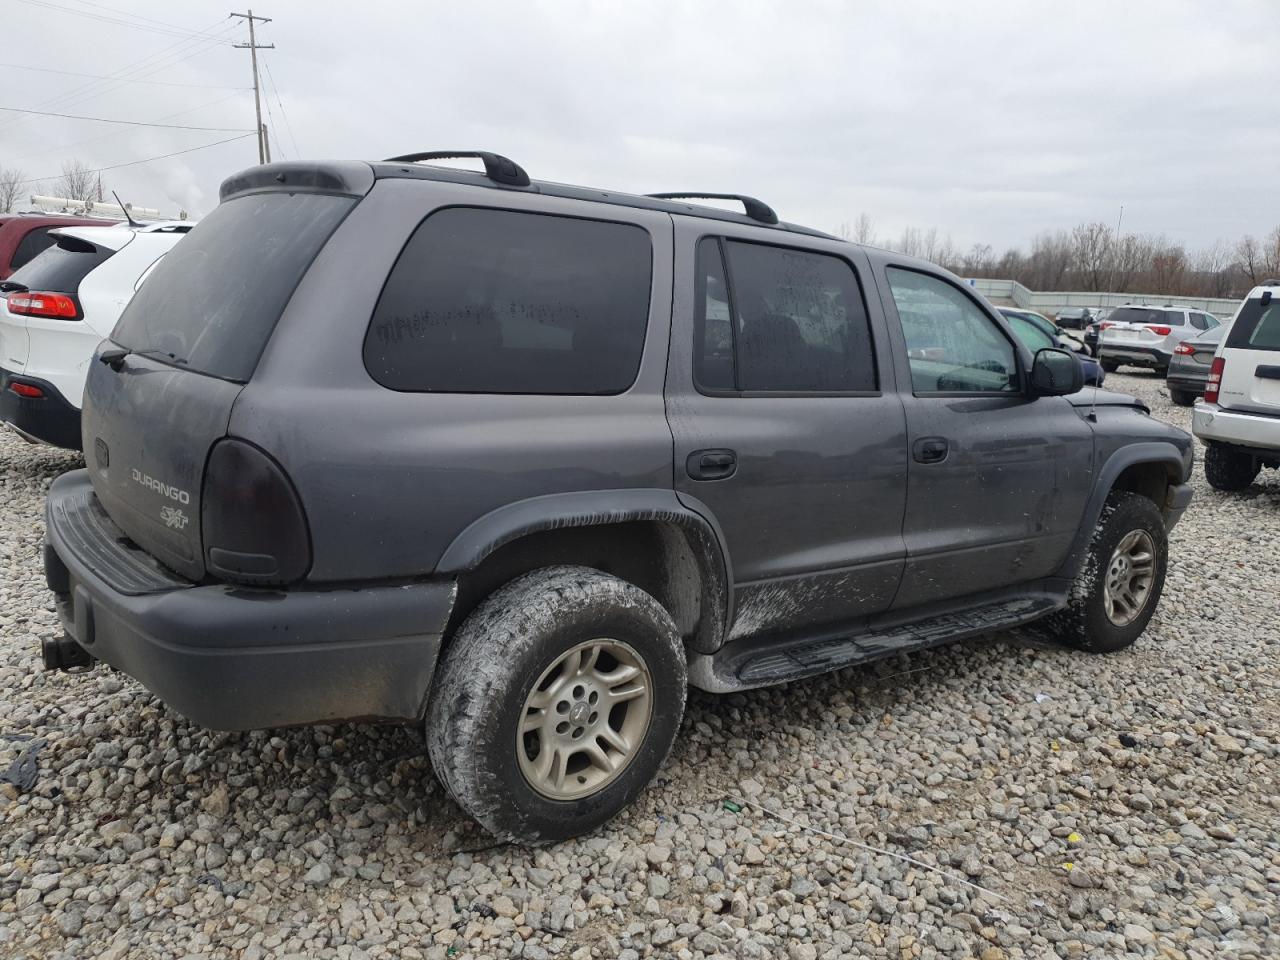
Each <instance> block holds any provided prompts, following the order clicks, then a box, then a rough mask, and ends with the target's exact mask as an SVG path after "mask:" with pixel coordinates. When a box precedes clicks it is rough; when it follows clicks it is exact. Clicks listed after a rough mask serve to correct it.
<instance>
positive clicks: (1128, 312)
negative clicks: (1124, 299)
mask: <svg viewBox="0 0 1280 960" xmlns="http://www.w3.org/2000/svg"><path fill="white" fill-rule="evenodd" d="M1107 322H1108V323H1139V324H1145V323H1158V324H1164V325H1173V324H1171V323H1170V321H1169V318H1168V315H1167V314H1166V313H1165V311H1163V310H1152V309H1150V308H1148V307H1117V308H1116V309H1115V310H1114V311H1113V312H1112V314H1111V316H1109V317H1107ZM1176 325H1177V326H1181V325H1182V315H1181V314H1178V323H1177V324H1176Z"/></svg>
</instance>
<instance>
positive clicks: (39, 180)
mask: <svg viewBox="0 0 1280 960" xmlns="http://www.w3.org/2000/svg"><path fill="white" fill-rule="evenodd" d="M252 136H253V134H252V133H242V134H240V135H239V136H238V137H227V139H225V140H215V141H214V142H213V143H205V144H201V145H200V146H198V147H189V148H188V149H186V150H175V151H174V152H173V153H165V154H161V155H160V156H158V157H147V158H146V159H145V160H130V161H129V162H128V163H114V164H112V165H111V166H109V167H98V168H97V169H96V170H86V171H85V172H86V173H106V172H107V171H108V170H119V169H120V168H121V167H136V166H137V165H138V164H140V163H151V162H153V161H155V160H168V159H169V158H170V157H180V156H182V155H183V154H184V153H195V152H196V151H197V150H208V149H209V148H210V147H218V146H221V145H222V144H224V143H233V142H234V141H236V140H244V139H247V138H248V137H252ZM63 176H64V174H61V173H55V174H53V176H50V177H31V178H30V179H27V180H22V181H20V182H22V183H43V182H45V181H46V180H61V179H62V177H63Z"/></svg>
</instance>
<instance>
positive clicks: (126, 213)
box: [111, 190, 142, 227]
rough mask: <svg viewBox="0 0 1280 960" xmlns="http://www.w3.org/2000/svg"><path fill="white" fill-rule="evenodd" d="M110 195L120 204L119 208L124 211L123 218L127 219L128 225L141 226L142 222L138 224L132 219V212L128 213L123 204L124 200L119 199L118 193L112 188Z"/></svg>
mask: <svg viewBox="0 0 1280 960" xmlns="http://www.w3.org/2000/svg"><path fill="white" fill-rule="evenodd" d="M111 195H112V196H113V197H115V198H116V203H118V204H120V209H121V210H123V211H124V218H125V219H126V220H128V221H129V226H131V227H140V226H142V224H140V223H139V222H138V221H137V220H135V219H133V214H132V213H130V212H129V208H128V207H126V206H125V205H124V201H123V200H121V199H120V194H118V193H116V192H115V191H114V190H112V191H111Z"/></svg>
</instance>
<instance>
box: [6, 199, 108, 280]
mask: <svg viewBox="0 0 1280 960" xmlns="http://www.w3.org/2000/svg"><path fill="white" fill-rule="evenodd" d="M119 222H120V221H118V220H104V219H102V218H100V217H70V216H48V215H45V214H40V213H7V214H3V215H0V281H3V280H7V279H9V274H11V273H13V271H15V270H17V269H18V268H19V267H20V266H22V265H23V264H25V263H26V262H27V261H28V260H31V259H32V258H33V257H35V255H36V254H37V253H40V252H41V251H43V250H44V249H45V248H46V247H51V246H53V241H54V238H53V237H51V236H49V231H50V230H52V229H53V228H54V227H80V226H85V225H90V226H102V227H105V226H107V225H108V224H112V223H119Z"/></svg>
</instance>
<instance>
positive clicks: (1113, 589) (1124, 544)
mask: <svg viewBox="0 0 1280 960" xmlns="http://www.w3.org/2000/svg"><path fill="white" fill-rule="evenodd" d="M1168 550H1169V548H1168V540H1167V537H1166V534H1165V529H1164V518H1163V517H1162V516H1161V515H1160V511H1159V509H1157V507H1156V505H1155V504H1154V503H1152V502H1151V501H1150V500H1149V499H1147V498H1146V497H1144V496H1142V495H1141V494H1137V493H1126V492H1122V491H1117V492H1114V493H1112V494H1111V496H1109V497H1108V498H1107V502H1106V504H1105V505H1104V506H1103V508H1102V515H1101V516H1100V517H1099V518H1098V525H1097V527H1096V528H1095V529H1094V532H1093V538H1092V539H1091V540H1090V542H1089V549H1088V552H1087V554H1086V557H1085V562H1084V567H1083V568H1082V569H1081V571H1080V574H1079V576H1078V577H1077V578H1076V582H1075V584H1074V585H1073V586H1072V588H1071V598H1070V600H1069V601H1068V603H1067V606H1066V608H1065V609H1063V610H1059V611H1058V612H1057V613H1054V614H1052V615H1051V616H1049V617H1046V618H1045V619H1044V620H1042V621H1040V622H1039V623H1038V624H1036V629H1035V631H1034V632H1035V633H1037V634H1039V635H1040V636H1043V637H1045V638H1046V639H1050V640H1053V641H1055V642H1057V643H1061V644H1063V645H1065V646H1069V647H1074V648H1076V649H1078V650H1084V651H1086V652H1088V653H1112V652H1114V651H1116V650H1123V649H1124V648H1125V647H1128V646H1129V645H1131V644H1132V643H1133V642H1134V641H1135V640H1137V639H1138V637H1139V636H1140V635H1141V634H1142V631H1143V630H1145V629H1146V627H1147V623H1148V622H1149V621H1150V620H1151V616H1152V614H1154V613H1155V610H1156V605H1157V604H1158V603H1159V602H1160V593H1161V591H1162V590H1163V589H1164V577H1165V570H1166V567H1167V565H1168Z"/></svg>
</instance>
